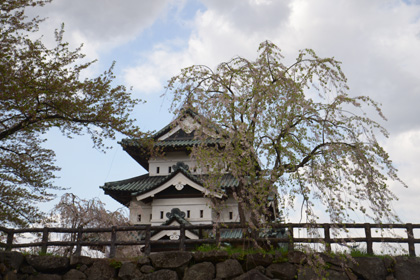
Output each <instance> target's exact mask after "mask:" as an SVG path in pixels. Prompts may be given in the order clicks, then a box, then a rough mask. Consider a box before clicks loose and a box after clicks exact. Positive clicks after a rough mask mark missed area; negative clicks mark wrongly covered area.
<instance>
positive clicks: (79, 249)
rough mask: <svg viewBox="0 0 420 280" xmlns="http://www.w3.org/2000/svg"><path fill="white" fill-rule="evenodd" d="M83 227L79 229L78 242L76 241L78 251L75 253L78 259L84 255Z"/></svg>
mask: <svg viewBox="0 0 420 280" xmlns="http://www.w3.org/2000/svg"><path fill="white" fill-rule="evenodd" d="M82 230H83V227H81V226H80V227H78V228H77V240H76V251H74V255H75V256H76V257H80V255H81V254H82V244H81V243H82V234H83V232H82Z"/></svg>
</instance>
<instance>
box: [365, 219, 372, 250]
mask: <svg viewBox="0 0 420 280" xmlns="http://www.w3.org/2000/svg"><path fill="white" fill-rule="evenodd" d="M365 235H366V249H367V253H368V255H373V244H372V233H371V231H370V224H369V223H365Z"/></svg>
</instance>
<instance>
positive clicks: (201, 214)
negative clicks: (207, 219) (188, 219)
mask: <svg viewBox="0 0 420 280" xmlns="http://www.w3.org/2000/svg"><path fill="white" fill-rule="evenodd" d="M203 216H204V211H203V210H200V218H203Z"/></svg>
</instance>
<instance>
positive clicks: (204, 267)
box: [183, 262, 215, 280]
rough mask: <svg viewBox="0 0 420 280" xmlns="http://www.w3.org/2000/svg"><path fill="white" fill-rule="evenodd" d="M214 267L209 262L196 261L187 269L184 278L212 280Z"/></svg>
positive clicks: (187, 279)
mask: <svg viewBox="0 0 420 280" xmlns="http://www.w3.org/2000/svg"><path fill="white" fill-rule="evenodd" d="M214 273H215V268H214V265H213V264H212V263H211V262H203V263H198V264H195V265H193V266H191V267H190V268H188V269H187V271H186V273H185V275H184V278H183V279H184V280H196V279H202V280H212V279H213V278H214Z"/></svg>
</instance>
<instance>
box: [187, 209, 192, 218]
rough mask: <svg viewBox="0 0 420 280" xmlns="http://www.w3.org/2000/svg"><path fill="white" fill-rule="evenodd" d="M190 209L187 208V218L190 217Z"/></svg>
mask: <svg viewBox="0 0 420 280" xmlns="http://www.w3.org/2000/svg"><path fill="white" fill-rule="evenodd" d="M190 213H191V212H190V210H187V218H189V217H190Z"/></svg>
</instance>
